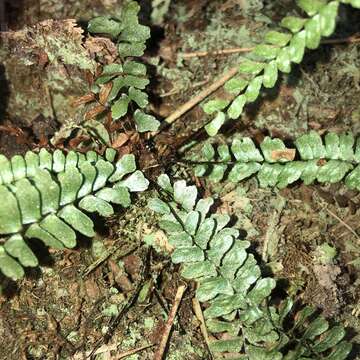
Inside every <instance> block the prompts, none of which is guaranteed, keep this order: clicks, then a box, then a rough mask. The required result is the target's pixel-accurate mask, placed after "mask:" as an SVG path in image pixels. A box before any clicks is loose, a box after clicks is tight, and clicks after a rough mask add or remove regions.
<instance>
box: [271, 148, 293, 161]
mask: <svg viewBox="0 0 360 360" xmlns="http://www.w3.org/2000/svg"><path fill="white" fill-rule="evenodd" d="M295 155H296V150H295V149H285V150H273V151H272V152H271V158H272V159H273V160H280V159H286V160H289V161H293V160H294V159H295Z"/></svg>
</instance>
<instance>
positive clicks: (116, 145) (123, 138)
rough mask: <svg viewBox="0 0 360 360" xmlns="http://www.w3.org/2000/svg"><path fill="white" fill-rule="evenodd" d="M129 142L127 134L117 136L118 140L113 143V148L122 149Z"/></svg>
mask: <svg viewBox="0 0 360 360" xmlns="http://www.w3.org/2000/svg"><path fill="white" fill-rule="evenodd" d="M128 140H129V136H128V135H126V134H125V133H120V134H119V135H118V136H117V138H116V139H115V140H114V141H113V143H112V147H113V148H115V149H118V148H120V147H122V146H123V145H124V144H126V143H127V141H128Z"/></svg>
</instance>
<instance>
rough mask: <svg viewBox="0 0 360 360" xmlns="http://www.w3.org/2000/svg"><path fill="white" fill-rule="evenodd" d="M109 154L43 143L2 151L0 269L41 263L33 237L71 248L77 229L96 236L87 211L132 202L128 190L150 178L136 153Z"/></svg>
mask: <svg viewBox="0 0 360 360" xmlns="http://www.w3.org/2000/svg"><path fill="white" fill-rule="evenodd" d="M115 155H116V151H115V150H113V149H107V151H106V153H105V157H101V156H98V155H97V154H96V153H95V152H94V151H89V152H88V153H86V154H81V153H77V152H74V151H70V152H69V153H68V154H67V155H65V154H64V153H63V152H61V151H60V150H56V151H55V152H54V153H53V154H51V153H49V152H48V151H47V150H45V149H41V150H40V152H39V153H35V152H31V151H29V152H27V153H26V155H25V156H24V157H23V156H19V155H15V156H14V157H12V158H11V159H10V160H9V159H7V158H6V157H5V156H3V155H0V199H1V203H0V236H2V237H3V239H0V270H1V271H2V272H3V273H4V274H5V275H6V276H8V277H10V278H13V279H19V278H21V277H22V276H23V275H24V269H23V267H27V266H37V265H38V259H37V258H36V256H35V254H34V253H33V252H32V250H31V249H30V247H29V246H28V244H27V242H26V241H25V239H27V240H28V241H29V240H30V239H32V238H37V239H39V240H41V241H42V242H43V243H44V244H45V245H46V246H49V247H53V248H56V249H63V248H65V247H66V248H73V247H74V246H75V245H76V231H77V232H80V233H81V234H83V235H85V236H87V237H92V236H93V235H94V229H93V222H92V220H91V219H90V218H89V217H88V216H87V215H86V214H85V212H88V213H93V212H97V213H99V214H100V215H101V216H110V215H112V214H113V212H114V211H113V208H112V206H111V203H113V204H117V205H121V206H122V207H128V206H129V205H130V203H131V200H130V192H133V191H143V190H145V189H147V187H148V184H149V182H148V180H146V179H145V177H144V175H143V174H142V172H141V171H139V170H136V163H135V157H134V155H132V154H129V155H124V156H123V157H122V158H121V159H120V160H118V161H117V162H115V161H114V159H115Z"/></svg>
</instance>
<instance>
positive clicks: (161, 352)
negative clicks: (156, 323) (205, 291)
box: [154, 285, 186, 360]
mask: <svg viewBox="0 0 360 360" xmlns="http://www.w3.org/2000/svg"><path fill="white" fill-rule="evenodd" d="M185 289H186V285H180V286H179V287H178V289H177V292H176V295H175V299H174V303H173V306H172V309H171V311H170V314H169V317H168V320H167V322H166V325H165V330H164V333H163V335H162V338H161V341H160V344H159V347H158V350H157V351H156V353H155V356H154V360H161V359H162V358H163V355H164V351H165V348H166V344H167V342H168V338H169V335H170V330H171V328H172V325H173V322H174V319H175V315H176V313H177V311H178V308H179V305H180V302H181V299H182V297H183V295H184V292H185Z"/></svg>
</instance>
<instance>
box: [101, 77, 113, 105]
mask: <svg viewBox="0 0 360 360" xmlns="http://www.w3.org/2000/svg"><path fill="white" fill-rule="evenodd" d="M111 89H112V82H108V83H107V84H104V85H102V86H101V89H100V93H99V102H100V104H102V105H105V104H106V103H107V99H108V97H109V94H110V91H111Z"/></svg>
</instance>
